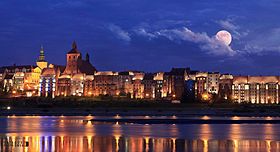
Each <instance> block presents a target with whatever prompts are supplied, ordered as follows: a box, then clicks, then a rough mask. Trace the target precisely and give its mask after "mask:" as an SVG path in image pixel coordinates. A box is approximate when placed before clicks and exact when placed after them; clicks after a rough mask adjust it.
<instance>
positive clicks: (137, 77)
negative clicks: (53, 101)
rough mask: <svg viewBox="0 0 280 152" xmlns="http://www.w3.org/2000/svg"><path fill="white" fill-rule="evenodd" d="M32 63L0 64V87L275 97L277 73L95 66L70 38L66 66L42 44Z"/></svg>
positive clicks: (28, 91) (53, 93)
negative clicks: (50, 61) (47, 54)
mask: <svg viewBox="0 0 280 152" xmlns="http://www.w3.org/2000/svg"><path fill="white" fill-rule="evenodd" d="M36 63H37V64H36V65H24V66H17V65H13V66H4V67H1V68H0V84H1V89H2V90H3V92H6V93H8V94H9V95H10V96H11V97H21V96H27V97H31V96H42V97H52V98H54V97H57V96H88V97H94V96H103V95H104V96H114V97H128V98H134V99H148V100H181V99H182V97H188V98H189V99H191V98H194V99H195V98H196V99H199V100H203V101H211V100H213V99H214V98H218V99H223V100H231V101H234V102H239V103H243V102H250V103H256V104H259V103H262V104H269V103H276V104H277V103H278V102H279V96H280V94H279V79H280V77H279V76H233V75H231V74H221V73H219V72H200V71H193V70H191V69H190V68H172V69H171V71H169V72H157V73H145V72H141V71H123V72H113V71H97V70H96V68H95V67H94V66H93V65H92V64H91V63H90V59H89V55H88V54H87V55H86V57H85V59H83V58H82V54H81V53H80V51H79V50H78V49H77V45H76V43H75V42H74V43H73V44H72V49H71V50H70V51H69V52H68V53H67V63H66V66H60V65H54V64H48V62H47V61H46V60H45V56H44V50H43V48H41V50H40V56H39V59H38V60H37V62H36Z"/></svg>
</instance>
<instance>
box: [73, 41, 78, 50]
mask: <svg viewBox="0 0 280 152" xmlns="http://www.w3.org/2000/svg"><path fill="white" fill-rule="evenodd" d="M72 49H77V44H76V41H73V43H72Z"/></svg>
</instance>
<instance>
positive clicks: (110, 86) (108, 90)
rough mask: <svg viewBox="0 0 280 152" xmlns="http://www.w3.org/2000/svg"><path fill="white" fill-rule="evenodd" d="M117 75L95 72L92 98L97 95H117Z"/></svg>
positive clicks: (108, 72) (109, 72)
mask: <svg viewBox="0 0 280 152" xmlns="http://www.w3.org/2000/svg"><path fill="white" fill-rule="evenodd" d="M117 75H118V73H117V72H113V71H104V72H97V73H96V74H95V75H94V87H93V88H94V91H93V95H94V96H99V95H109V96H116V95H118V93H119V92H118V89H117V88H118V86H117V84H118V81H117V80H118V77H117Z"/></svg>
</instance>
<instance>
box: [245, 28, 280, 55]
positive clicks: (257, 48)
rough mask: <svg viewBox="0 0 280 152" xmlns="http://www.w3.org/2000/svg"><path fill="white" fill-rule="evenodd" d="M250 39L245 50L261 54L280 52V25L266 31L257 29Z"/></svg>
mask: <svg viewBox="0 0 280 152" xmlns="http://www.w3.org/2000/svg"><path fill="white" fill-rule="evenodd" d="M256 33H258V34H255V35H253V36H252V37H253V38H251V39H250V40H247V43H246V45H245V46H244V51H246V52H247V53H251V54H253V53H256V54H259V55H262V54H265V53H267V52H278V53H279V52H280V44H279V41H280V38H279V35H280V27H279V28H272V29H267V30H265V31H256Z"/></svg>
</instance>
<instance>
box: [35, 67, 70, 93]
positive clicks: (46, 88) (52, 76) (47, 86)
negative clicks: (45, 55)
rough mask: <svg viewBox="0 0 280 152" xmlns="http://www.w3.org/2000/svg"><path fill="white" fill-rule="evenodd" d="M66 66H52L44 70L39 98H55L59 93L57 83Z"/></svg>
mask: <svg viewBox="0 0 280 152" xmlns="http://www.w3.org/2000/svg"><path fill="white" fill-rule="evenodd" d="M64 69H65V67H64V66H58V65H53V64H50V65H49V67H48V68H44V69H43V71H42V74H41V77H40V84H39V96H42V97H55V95H56V91H57V81H58V77H59V76H60V74H61V73H62V72H63V71H64Z"/></svg>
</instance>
